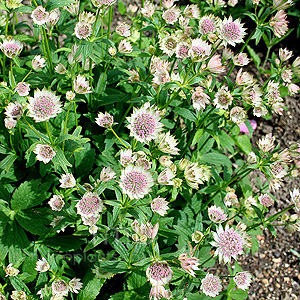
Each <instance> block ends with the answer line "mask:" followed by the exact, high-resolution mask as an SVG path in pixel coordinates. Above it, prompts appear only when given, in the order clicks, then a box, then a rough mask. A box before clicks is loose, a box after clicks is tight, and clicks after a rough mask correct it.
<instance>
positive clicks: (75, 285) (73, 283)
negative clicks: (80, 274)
mask: <svg viewBox="0 0 300 300" xmlns="http://www.w3.org/2000/svg"><path fill="white" fill-rule="evenodd" d="M82 286H83V284H82V282H80V279H79V278H73V279H71V280H70V281H69V290H70V292H72V293H75V294H78V292H79V290H81V289H82Z"/></svg>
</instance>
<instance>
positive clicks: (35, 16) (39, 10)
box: [31, 5, 49, 25]
mask: <svg viewBox="0 0 300 300" xmlns="http://www.w3.org/2000/svg"><path fill="white" fill-rule="evenodd" d="M31 18H32V20H33V23H34V24H36V25H43V24H45V23H46V22H47V21H48V19H49V12H47V11H46V9H45V8H44V7H43V6H41V5H39V6H38V7H36V8H35V9H34V10H33V11H32V13H31Z"/></svg>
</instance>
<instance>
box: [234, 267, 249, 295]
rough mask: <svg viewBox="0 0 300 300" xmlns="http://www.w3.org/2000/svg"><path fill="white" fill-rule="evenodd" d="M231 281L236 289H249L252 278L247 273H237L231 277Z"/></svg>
mask: <svg viewBox="0 0 300 300" xmlns="http://www.w3.org/2000/svg"><path fill="white" fill-rule="evenodd" d="M233 281H234V282H235V284H236V286H237V288H239V289H242V290H244V291H245V290H247V289H249V286H250V284H251V282H252V276H251V274H250V273H249V272H246V271H245V272H238V273H236V274H235V276H234V277H233Z"/></svg>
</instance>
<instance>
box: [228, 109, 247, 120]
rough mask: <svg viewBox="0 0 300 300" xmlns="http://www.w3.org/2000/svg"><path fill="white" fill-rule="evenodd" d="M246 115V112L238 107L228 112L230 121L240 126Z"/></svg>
mask: <svg viewBox="0 0 300 300" xmlns="http://www.w3.org/2000/svg"><path fill="white" fill-rule="evenodd" d="M246 118H247V113H246V111H245V110H244V109H243V108H242V107H240V106H235V107H233V108H232V109H231V110H230V120H231V121H232V122H233V123H236V124H242V123H244V122H245V121H246Z"/></svg>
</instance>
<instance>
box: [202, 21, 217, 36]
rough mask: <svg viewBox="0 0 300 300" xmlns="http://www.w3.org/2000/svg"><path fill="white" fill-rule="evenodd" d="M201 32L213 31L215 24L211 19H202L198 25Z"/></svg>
mask: <svg viewBox="0 0 300 300" xmlns="http://www.w3.org/2000/svg"><path fill="white" fill-rule="evenodd" d="M200 31H201V33H202V34H207V33H211V32H214V31H215V24H214V22H213V21H212V20H211V19H204V20H203V21H202V24H201V26H200Z"/></svg>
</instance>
